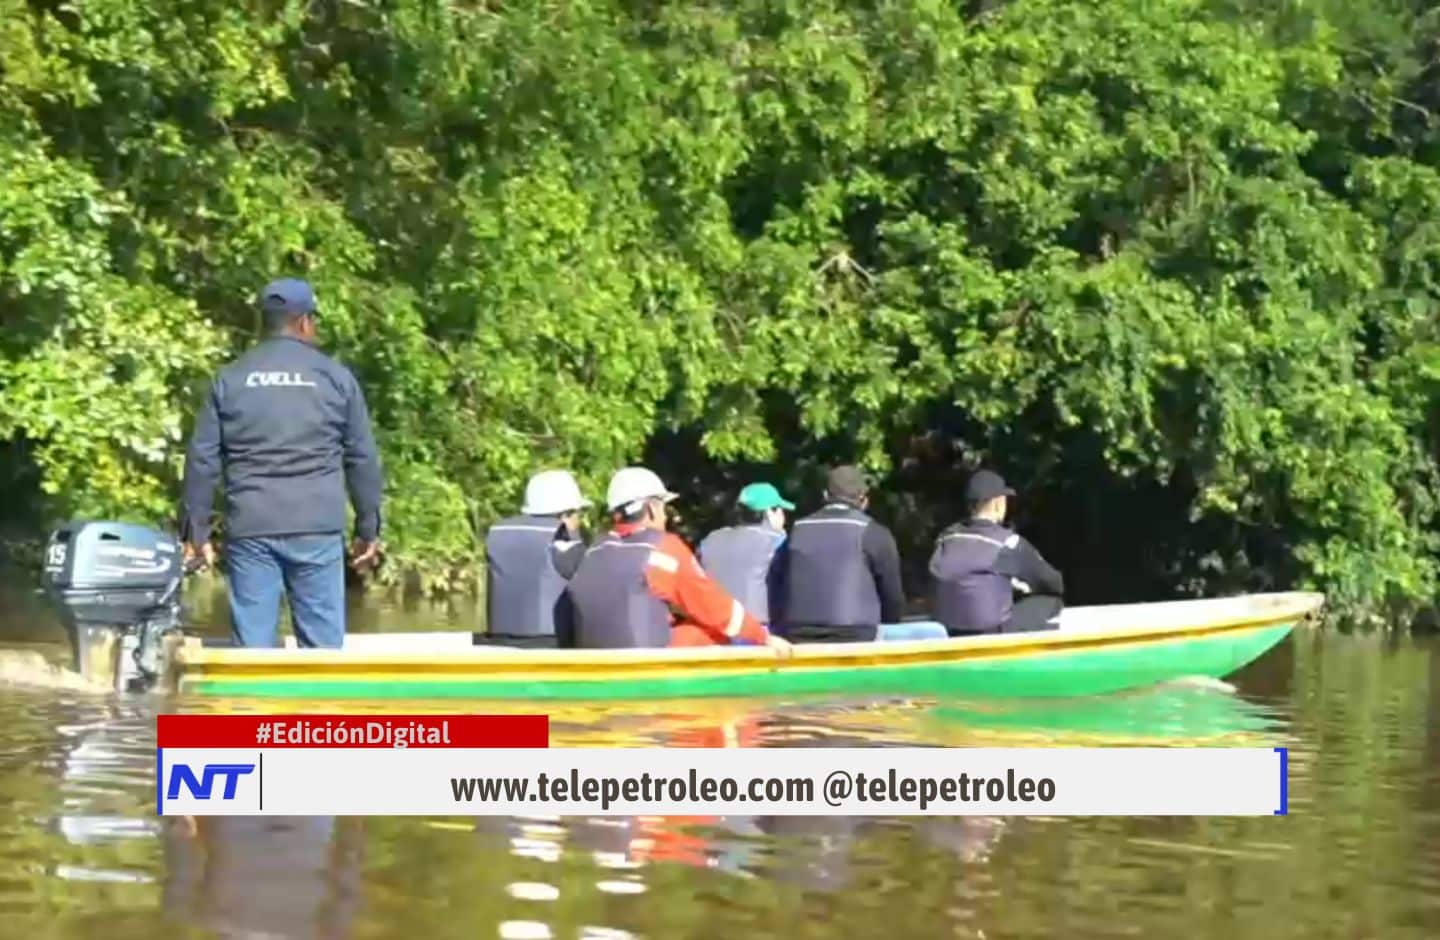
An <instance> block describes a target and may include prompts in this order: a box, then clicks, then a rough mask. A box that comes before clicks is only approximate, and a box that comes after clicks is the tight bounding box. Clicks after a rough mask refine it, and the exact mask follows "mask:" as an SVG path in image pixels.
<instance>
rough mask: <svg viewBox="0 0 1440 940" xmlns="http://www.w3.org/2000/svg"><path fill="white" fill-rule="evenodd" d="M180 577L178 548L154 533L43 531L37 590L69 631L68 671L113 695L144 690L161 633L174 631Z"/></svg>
mask: <svg viewBox="0 0 1440 940" xmlns="http://www.w3.org/2000/svg"><path fill="white" fill-rule="evenodd" d="M183 577H184V556H183V552H182V551H181V546H180V543H179V542H178V540H176V539H174V538H172V537H170V536H168V535H166V534H165V533H163V532H159V531H156V530H154V529H149V528H146V527H144V526H138V525H132V524H129V523H124V522H86V521H77V522H70V523H67V524H66V525H64V526H61V527H60V528H59V529H57V530H56V531H55V532H54V533H53V534H51V536H50V542H49V544H48V545H47V546H46V551H45V575H44V580H45V588H46V590H47V592H48V593H49V595H50V598H51V600H52V601H53V602H54V603H55V604H56V605H57V606H58V607H59V609H60V612H61V616H62V618H63V620H64V622H65V627H66V630H67V632H68V633H69V634H70V641H71V646H72V649H73V650H74V652H75V668H76V670H78V671H79V672H80V673H81V674H82V675H84V676H86V677H87V678H92V679H103V680H104V681H107V682H109V681H113V682H114V685H115V687H116V688H117V689H119V690H121V691H125V690H128V689H130V688H132V687H134V686H136V685H138V686H141V687H146V686H149V685H151V684H152V683H153V682H154V681H155V678H156V677H157V676H158V675H159V672H160V668H161V657H162V653H163V650H162V648H161V644H162V642H163V639H164V636H165V635H166V634H168V633H173V632H176V631H178V630H179V628H180V601H179V593H180V583H181V580H182V579H183ZM125 653H129V655H124V654H125Z"/></svg>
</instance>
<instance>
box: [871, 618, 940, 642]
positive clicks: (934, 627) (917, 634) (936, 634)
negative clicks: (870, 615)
mask: <svg viewBox="0 0 1440 940" xmlns="http://www.w3.org/2000/svg"><path fill="white" fill-rule="evenodd" d="M949 636H950V634H949V632H947V631H946V629H945V625H944V624H943V623H939V622H938V621H935V620H910V621H907V622H905V623H882V624H880V626H879V628H878V629H877V630H876V631H875V639H876V640H878V641H880V642H882V643H885V642H891V641H899V640H944V639H948V638H949Z"/></svg>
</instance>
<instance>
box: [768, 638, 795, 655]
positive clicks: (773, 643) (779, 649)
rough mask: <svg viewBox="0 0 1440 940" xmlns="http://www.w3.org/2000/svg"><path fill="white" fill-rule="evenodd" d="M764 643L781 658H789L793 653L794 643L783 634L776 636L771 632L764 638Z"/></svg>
mask: <svg viewBox="0 0 1440 940" xmlns="http://www.w3.org/2000/svg"><path fill="white" fill-rule="evenodd" d="M765 645H766V646H768V647H769V648H770V649H772V650H774V651H775V654H776V655H777V656H779V657H780V658H781V659H789V658H790V657H791V656H794V655H795V646H794V644H792V643H791V642H790V641H789V640H787V639H785V638H784V637H783V636H776V635H775V634H773V633H772V634H770V635H769V636H767V637H766V638H765Z"/></svg>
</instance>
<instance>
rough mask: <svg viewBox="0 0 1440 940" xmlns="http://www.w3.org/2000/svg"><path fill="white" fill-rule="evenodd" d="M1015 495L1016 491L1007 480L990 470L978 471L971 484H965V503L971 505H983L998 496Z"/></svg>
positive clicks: (971, 479)
mask: <svg viewBox="0 0 1440 940" xmlns="http://www.w3.org/2000/svg"><path fill="white" fill-rule="evenodd" d="M1014 495H1015V491H1014V490H1013V489H1011V488H1010V486H1009V485H1008V484H1007V483H1006V482H1005V478H1004V477H1002V476H1001V475H1000V474H998V473H995V472H993V471H990V470H979V471H976V473H975V475H974V476H972V477H971V478H970V482H969V483H967V484H965V501H966V502H969V503H983V502H985V501H987V500H991V499H994V498H995V497H997V496H1014Z"/></svg>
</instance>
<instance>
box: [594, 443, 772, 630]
mask: <svg viewBox="0 0 1440 940" xmlns="http://www.w3.org/2000/svg"><path fill="white" fill-rule="evenodd" d="M674 498H675V494H674V493H671V492H670V491H669V490H667V489H666V488H665V484H663V483H662V482H660V478H659V477H658V476H656V475H655V474H654V473H652V472H651V471H649V470H647V469H645V468H644V467H626V468H625V469H623V470H620V471H619V472H617V473H616V474H615V476H614V477H612V478H611V480H610V487H609V490H608V493H607V495H606V507H607V508H608V509H609V510H610V512H611V514H612V516H613V517H614V520H615V523H614V528H613V529H612V530H611V531H610V532H609V534H607V535H606V536H605V537H604V538H603V539H601V540H600V541H599V542H597V543H595V545H593V546H592V547H591V548H590V550H589V551H588V552H586V554H585V560H584V561H582V562H581V563H580V568H579V570H577V571H576V572H575V576H574V577H573V578H572V579H571V581H570V584H569V587H568V588H567V591H568V592H569V595H570V599H571V608H572V614H571V615H572V616H573V617H574V621H575V622H574V625H573V629H574V638H575V645H576V646H578V647H581V648H588V649H625V648H635V647H656V646H716V645H726V644H729V643H731V642H732V641H733V640H735V639H737V638H738V639H742V640H745V641H747V642H750V643H755V644H757V645H761V646H768V647H770V648H771V649H773V650H776V651H777V652H778V653H780V654H781V655H786V656H788V655H789V654H790V652H791V647H790V644H789V643H788V642H787V641H785V640H784V639H782V638H781V637H778V636H772V635H771V634H770V632H769V631H768V630H767V629H766V628H765V627H764V626H763V625H762V624H761V623H760V622H759V621H758V620H756V619H755V618H754V617H753V616H752V615H751V614H750V613H749V612H747V611H746V610H745V608H744V607H742V606H741V605H740V602H739V601H737V600H735V598H733V597H731V596H730V594H729V593H728V592H726V590H725V589H724V588H723V587H721V586H720V585H719V584H718V583H716V582H715V581H714V580H713V579H711V578H710V577H709V576H708V575H706V574H705V571H704V569H703V568H701V567H700V563H699V562H698V561H697V560H696V558H695V555H694V554H693V553H692V552H691V551H690V548H689V546H687V545H686V544H685V543H684V542H683V541H682V540H681V539H680V538H679V536H676V535H673V534H671V533H668V532H666V531H665V505H666V503H668V502H670V501H671V500H673V499H674ZM672 611H673V613H672Z"/></svg>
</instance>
